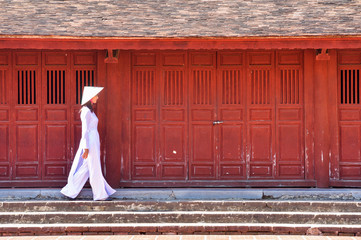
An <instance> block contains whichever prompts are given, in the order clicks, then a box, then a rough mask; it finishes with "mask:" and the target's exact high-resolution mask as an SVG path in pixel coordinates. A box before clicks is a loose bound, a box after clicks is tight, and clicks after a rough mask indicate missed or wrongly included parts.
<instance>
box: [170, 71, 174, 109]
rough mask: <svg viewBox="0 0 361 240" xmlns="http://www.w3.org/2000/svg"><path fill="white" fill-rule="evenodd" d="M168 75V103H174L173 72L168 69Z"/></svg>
mask: <svg viewBox="0 0 361 240" xmlns="http://www.w3.org/2000/svg"><path fill="white" fill-rule="evenodd" d="M169 75H170V77H169V84H170V86H169V87H170V89H169V90H170V93H169V95H170V99H169V104H170V105H173V104H174V98H175V91H174V90H175V85H174V72H171V71H169Z"/></svg>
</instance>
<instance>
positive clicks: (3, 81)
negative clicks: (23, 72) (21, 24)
mask: <svg viewBox="0 0 361 240" xmlns="http://www.w3.org/2000/svg"><path fill="white" fill-rule="evenodd" d="M10 59H11V58H10V53H9V52H0V179H4V180H9V179H10V168H11V157H10V127H11V123H10V111H11V107H10V97H11V96H10V93H11V91H10V86H11V84H10V71H9V64H10V62H11V60H10Z"/></svg>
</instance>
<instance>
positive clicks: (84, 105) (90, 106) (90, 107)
mask: <svg viewBox="0 0 361 240" xmlns="http://www.w3.org/2000/svg"><path fill="white" fill-rule="evenodd" d="M81 106H82V107H87V108H89V109H90V111H91V112H94V107H93V104H92V103H91V101H87V102H86V103H84V104H83V105H81Z"/></svg>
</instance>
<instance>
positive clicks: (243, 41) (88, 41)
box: [0, 36, 361, 50]
mask: <svg viewBox="0 0 361 240" xmlns="http://www.w3.org/2000/svg"><path fill="white" fill-rule="evenodd" d="M355 48H361V36H357V37H342V38H341V37H322V38H320V37H307V38H301V37H300V38H279V37H274V38H270V37H268V38H232V39H228V38H226V39H225V38H207V39H204V38H177V39H170V38H154V39H146V38H50V37H15V36H10V37H9V36H6V37H1V38H0V49H60V50H65V49H73V50H74V49H79V50H87V49H99V50H100V49H120V50H138V49H142V50H154V49H159V50H177V49H184V50H185V49H198V50H199V49H207V50H210V49H215V50H217V49H219V50H220V49H355Z"/></svg>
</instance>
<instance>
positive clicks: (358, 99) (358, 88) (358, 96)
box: [357, 69, 360, 104]
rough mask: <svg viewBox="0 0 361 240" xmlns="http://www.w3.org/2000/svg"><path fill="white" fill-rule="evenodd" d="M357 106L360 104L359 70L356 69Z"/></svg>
mask: <svg viewBox="0 0 361 240" xmlns="http://www.w3.org/2000/svg"><path fill="white" fill-rule="evenodd" d="M357 104H360V70H358V69H357Z"/></svg>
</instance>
